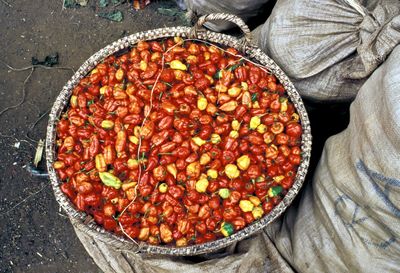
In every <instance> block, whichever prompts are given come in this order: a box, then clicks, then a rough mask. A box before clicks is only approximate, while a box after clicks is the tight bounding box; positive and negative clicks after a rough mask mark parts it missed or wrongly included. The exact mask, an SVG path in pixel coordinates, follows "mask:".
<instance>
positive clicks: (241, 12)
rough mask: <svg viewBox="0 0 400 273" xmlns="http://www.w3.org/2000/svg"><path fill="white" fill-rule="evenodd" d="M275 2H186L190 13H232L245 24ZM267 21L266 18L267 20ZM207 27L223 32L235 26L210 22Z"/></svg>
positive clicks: (270, 0)
mask: <svg viewBox="0 0 400 273" xmlns="http://www.w3.org/2000/svg"><path fill="white" fill-rule="evenodd" d="M274 1H275V0H251V1H243V0H185V4H186V8H187V9H188V11H189V13H196V14H197V15H205V14H209V13H218V12H223V13H230V14H235V15H237V16H239V17H240V18H242V19H243V20H244V21H245V22H247V21H248V20H249V19H251V18H254V17H256V16H257V15H258V14H259V13H260V12H261V8H262V6H264V5H266V4H268V3H273V2H274ZM265 19H266V18H265ZM206 26H207V27H208V28H209V29H211V30H214V31H218V32H220V31H223V30H227V29H229V28H232V27H234V26H235V25H234V24H232V23H229V22H226V21H218V22H209V23H207V24H206Z"/></svg>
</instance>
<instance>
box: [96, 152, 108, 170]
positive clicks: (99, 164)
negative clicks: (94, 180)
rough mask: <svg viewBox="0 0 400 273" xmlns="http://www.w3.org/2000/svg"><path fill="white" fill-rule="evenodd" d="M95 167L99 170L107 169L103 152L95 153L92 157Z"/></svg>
mask: <svg viewBox="0 0 400 273" xmlns="http://www.w3.org/2000/svg"><path fill="white" fill-rule="evenodd" d="M94 161H95V165H96V169H97V170H98V171H99V172H105V171H106V170H107V164H106V160H105V159H104V155H103V154H97V155H96V156H95V158H94Z"/></svg>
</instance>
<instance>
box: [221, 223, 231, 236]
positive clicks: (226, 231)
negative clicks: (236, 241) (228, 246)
mask: <svg viewBox="0 0 400 273" xmlns="http://www.w3.org/2000/svg"><path fill="white" fill-rule="evenodd" d="M221 233H222V235H224V236H225V237H228V236H230V235H232V233H233V225H232V224H230V223H227V222H222V225H221Z"/></svg>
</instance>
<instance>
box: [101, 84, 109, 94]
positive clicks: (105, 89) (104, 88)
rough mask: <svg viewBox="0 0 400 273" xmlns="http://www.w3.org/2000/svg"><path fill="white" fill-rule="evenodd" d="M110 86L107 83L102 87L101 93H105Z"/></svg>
mask: <svg viewBox="0 0 400 273" xmlns="http://www.w3.org/2000/svg"><path fill="white" fill-rule="evenodd" d="M108 88H109V86H107V85H105V86H102V87H100V95H104V94H105V93H106V91H107V89H108Z"/></svg>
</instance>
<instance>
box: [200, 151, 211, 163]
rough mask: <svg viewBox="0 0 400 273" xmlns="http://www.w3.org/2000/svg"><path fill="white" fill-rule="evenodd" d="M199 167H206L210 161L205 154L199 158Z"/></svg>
mask: <svg viewBox="0 0 400 273" xmlns="http://www.w3.org/2000/svg"><path fill="white" fill-rule="evenodd" d="M199 161H200V165H207V164H208V163H209V162H210V161H211V157H210V156H209V155H208V154H207V153H205V154H202V155H201V156H200V159H199Z"/></svg>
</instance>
